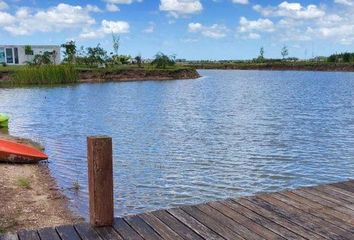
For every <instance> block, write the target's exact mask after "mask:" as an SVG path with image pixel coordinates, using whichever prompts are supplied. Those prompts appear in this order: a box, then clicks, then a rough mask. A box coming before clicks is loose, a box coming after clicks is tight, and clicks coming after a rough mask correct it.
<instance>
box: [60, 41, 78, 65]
mask: <svg viewBox="0 0 354 240" xmlns="http://www.w3.org/2000/svg"><path fill="white" fill-rule="evenodd" d="M61 47H62V48H64V52H63V53H64V59H63V61H64V62H66V63H74V62H75V55H76V45H75V42H74V41H69V42H67V43H64V44H62V45H61Z"/></svg>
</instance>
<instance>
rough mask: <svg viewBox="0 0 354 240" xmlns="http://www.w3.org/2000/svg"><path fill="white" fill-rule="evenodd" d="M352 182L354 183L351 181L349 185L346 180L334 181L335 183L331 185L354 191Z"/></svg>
mask: <svg viewBox="0 0 354 240" xmlns="http://www.w3.org/2000/svg"><path fill="white" fill-rule="evenodd" d="M351 184H352V183H349V185H348V184H346V183H345V182H340V183H333V184H330V185H332V186H335V187H338V188H342V189H344V190H346V191H348V192H352V193H354V187H353V186H352V185H351Z"/></svg>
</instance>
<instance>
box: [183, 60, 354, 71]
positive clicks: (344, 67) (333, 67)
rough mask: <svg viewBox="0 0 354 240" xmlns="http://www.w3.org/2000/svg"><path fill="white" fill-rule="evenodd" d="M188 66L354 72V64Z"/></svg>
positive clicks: (199, 64) (234, 63) (197, 66)
mask: <svg viewBox="0 0 354 240" xmlns="http://www.w3.org/2000/svg"><path fill="white" fill-rule="evenodd" d="M186 66H189V67H193V68H196V69H225V70H269V71H328V72H354V63H327V62H270V63H256V62H240V63H238V62H231V63H198V64H188V65H186Z"/></svg>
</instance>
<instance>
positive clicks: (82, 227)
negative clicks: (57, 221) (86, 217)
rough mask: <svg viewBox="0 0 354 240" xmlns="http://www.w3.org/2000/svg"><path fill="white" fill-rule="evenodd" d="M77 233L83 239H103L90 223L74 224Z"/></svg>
mask: <svg viewBox="0 0 354 240" xmlns="http://www.w3.org/2000/svg"><path fill="white" fill-rule="evenodd" d="M74 228H75V229H76V231H77V233H78V234H79V236H80V238H81V239H82V240H100V239H102V238H101V237H100V236H99V235H98V233H97V232H96V231H95V230H94V229H93V227H92V226H91V225H90V224H88V223H82V224H77V225H74Z"/></svg>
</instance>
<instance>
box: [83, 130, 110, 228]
mask: <svg viewBox="0 0 354 240" xmlns="http://www.w3.org/2000/svg"><path fill="white" fill-rule="evenodd" d="M112 153H113V152H112V138H110V137H107V136H91V137H87V160H88V181H89V206H90V223H91V225H93V226H96V227H99V226H111V225H113V218H114V205H113V204H114V203H113V162H112V159H113V157H112Z"/></svg>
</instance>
